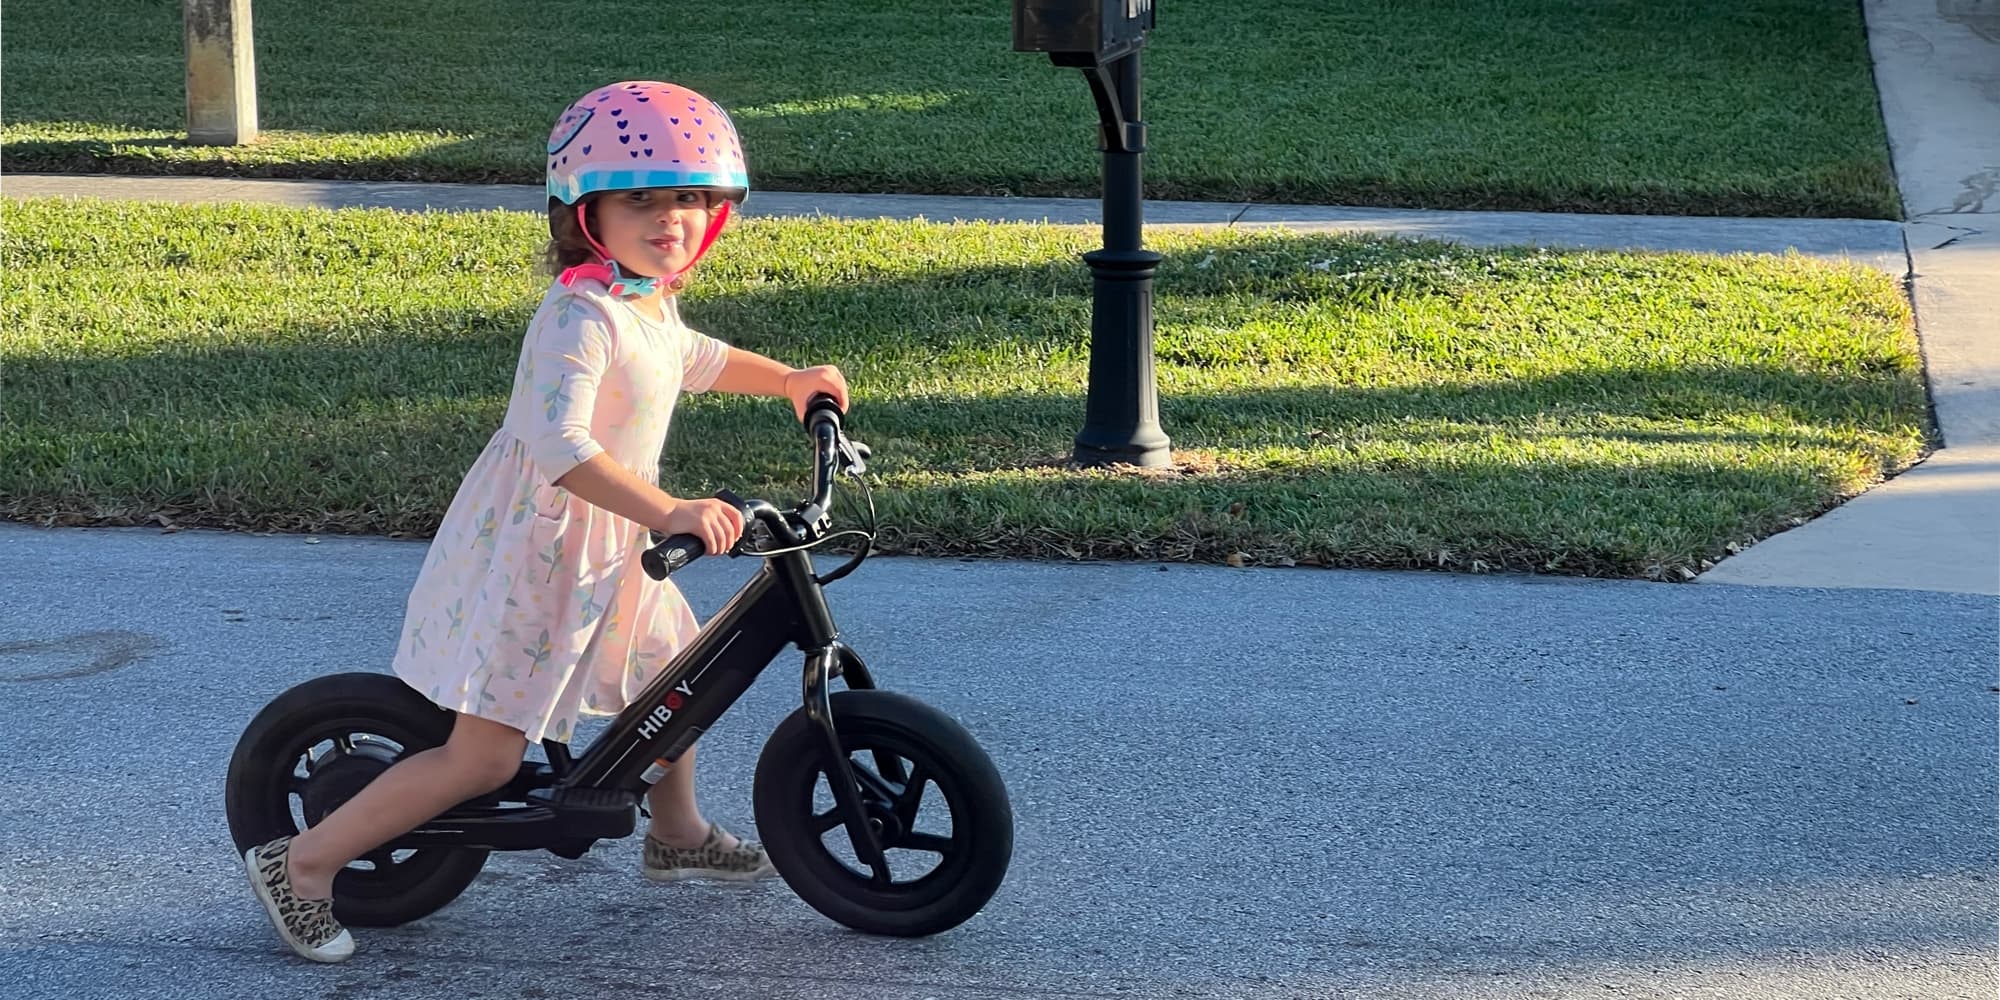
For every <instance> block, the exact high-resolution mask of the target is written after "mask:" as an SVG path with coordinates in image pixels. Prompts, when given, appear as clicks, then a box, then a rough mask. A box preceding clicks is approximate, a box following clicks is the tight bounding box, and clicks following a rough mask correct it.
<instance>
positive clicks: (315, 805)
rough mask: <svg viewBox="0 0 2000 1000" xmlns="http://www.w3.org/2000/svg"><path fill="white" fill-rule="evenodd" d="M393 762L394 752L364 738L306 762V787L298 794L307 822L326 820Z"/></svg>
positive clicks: (378, 741)
mask: <svg viewBox="0 0 2000 1000" xmlns="http://www.w3.org/2000/svg"><path fill="white" fill-rule="evenodd" d="M395 762H396V751H395V750H394V749H392V748H391V747H389V746H388V745H387V744H386V743H383V742H382V741H380V740H371V739H368V738H366V737H364V738H362V739H358V740H355V741H354V743H353V745H352V746H351V747H335V748H334V749H332V750H329V751H327V752H326V753H324V754H322V755H320V756H317V757H314V758H313V759H312V760H311V761H310V762H308V763H307V764H306V774H307V777H306V783H305V789H304V790H303V791H302V792H301V793H300V796H299V797H300V799H301V800H303V803H304V806H305V814H306V825H308V826H311V825H313V824H316V823H318V822H319V821H320V820H322V819H325V818H326V816H327V814H328V813H330V812H332V811H334V810H335V809H338V808H340V806H341V804H342V803H345V802H346V801H347V800H348V799H351V798H353V797H354V796H355V795H356V794H357V793H359V792H360V791H361V789H363V788H365V787H367V786H368V783H369V782H371V781H374V780H375V779H376V778H378V777H380V776H381V774H382V772H384V771H387V770H388V769H389V765H391V764H394V763H395Z"/></svg>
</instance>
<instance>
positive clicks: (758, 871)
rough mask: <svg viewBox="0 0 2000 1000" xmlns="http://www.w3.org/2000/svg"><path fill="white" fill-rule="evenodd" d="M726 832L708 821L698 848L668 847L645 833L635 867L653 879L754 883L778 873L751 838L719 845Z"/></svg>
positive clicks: (659, 880)
mask: <svg viewBox="0 0 2000 1000" xmlns="http://www.w3.org/2000/svg"><path fill="white" fill-rule="evenodd" d="M728 835H729V832H728V831H726V830H724V829H723V828H721V827H719V826H717V825H715V824H714V823H710V824H708V837H707V838H705V839H704V840H702V842H701V846H700V847H672V846H669V845H667V844H665V843H663V842H661V841H658V840H655V839H653V835H652V834H651V833H648V834H646V854H645V857H644V859H643V860H642V861H641V863H640V867H639V870H640V872H642V873H643V874H644V875H645V876H646V877H647V878H649V879H652V880H653V881H655V882H677V881H680V880H682V879H718V880H721V881H724V882H754V881H757V880H758V879H765V878H770V877H771V876H773V875H776V874H777V873H778V869H777V868H775V867H773V866H772V865H771V856H770V855H768V854H765V853H764V848H763V847H762V846H760V845H758V844H757V843H755V842H754V841H748V840H744V841H740V842H739V843H738V844H737V846H735V847H724V846H722V843H723V838H724V837H726V836H728Z"/></svg>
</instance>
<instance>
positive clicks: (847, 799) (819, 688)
mask: <svg viewBox="0 0 2000 1000" xmlns="http://www.w3.org/2000/svg"><path fill="white" fill-rule="evenodd" d="M835 677H840V678H843V679H845V680H846V681H847V686H848V688H849V689H850V690H865V689H869V688H873V687H874V686H875V678H874V677H872V676H870V675H869V673H868V667H867V665H865V664H863V663H862V662H861V657H859V656H857V655H855V653H854V651H853V650H851V649H848V648H847V647H846V646H843V645H841V644H840V642H839V641H837V640H836V641H834V642H831V643H828V644H827V646H826V648H824V649H820V650H817V651H814V652H812V653H810V654H808V655H807V656H806V670H805V707H806V717H807V718H810V719H811V720H813V721H814V722H815V723H818V724H819V730H820V732H821V733H823V734H825V736H826V747H827V752H828V755H829V756H828V760H829V761H830V764H829V766H828V767H827V784H829V785H831V786H833V801H834V804H835V806H836V808H838V809H839V810H840V818H841V820H842V821H843V822H844V823H846V825H847V836H848V839H849V840H851V841H852V842H853V844H854V858H855V860H857V861H859V862H861V863H862V864H864V865H867V866H868V869H869V871H872V872H874V873H875V881H876V882H877V883H878V884H884V885H886V884H887V883H888V881H889V865H888V862H887V861H885V860H884V859H883V857H882V841H881V839H880V838H879V837H877V836H876V835H875V826H874V824H872V823H870V822H868V813H867V811H866V810H864V809H863V808H862V806H861V786H860V785H859V783H857V782H856V780H855V778H854V768H853V767H852V766H851V765H850V764H849V762H848V759H847V749H846V748H845V747H843V746H841V745H840V731H839V730H838V729H835V728H834V724H833V702H832V700H831V699H832V696H833V695H832V691H831V690H830V688H831V687H832V684H831V682H832V680H833V678H835Z"/></svg>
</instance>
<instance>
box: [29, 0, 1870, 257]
mask: <svg viewBox="0 0 2000 1000" xmlns="http://www.w3.org/2000/svg"><path fill="white" fill-rule="evenodd" d="M1010 10H1011V8H1010V6H1009V5H1008V4H1007V3H1005V2H1001V0H978V2H969V0H957V2H945V3H936V2H921V3H920V2H917V0H801V2H799V3H792V4H785V5H782V6H780V5H777V4H744V3H718V2H713V0H690V2H687V3H680V4H673V5H668V6H662V5H659V4H652V3H634V2H629V0H590V2H582V0H538V2H528V0H488V2H482V3H477V4H474V3H464V2H435V3H425V4H409V3H400V2H390V0H351V2H346V3H337V4H324V3H314V4H308V3H303V2H299V0H259V2H258V3H257V4H256V13H255V34H256V39H257V55H256V58H257V70H258V75H259V81H260V82H259V85H260V88H261V89H260V110H261V115H262V121H263V124H264V126H265V128H266V129H267V130H268V135H267V138H266V140H265V141H264V142H263V143H261V144H260V145H257V146H255V147H252V148H243V149H224V148H201V147H190V146H188V145H186V144H184V143H183V142H182V141H181V138H180V137H181V136H182V134H183V130H184V128H185V125H186V121H185V117H184V109H183V101H184V97H183V83H182V78H183V75H184V65H183V59H184V56H183V51H182V47H183V43H182V38H181V23H180V6H179V5H178V4H174V3H161V2H157V0H102V2H100V3H97V4H93V5H92V7H91V10H90V13H89V16H88V18H87V24H83V23H80V22H79V21H78V16H79V15H78V11H77V10H75V9H73V8H69V7H66V6H64V5H61V4H12V5H9V6H8V7H7V8H6V15H5V17H6V23H5V37H6V58H5V60H4V64H0V77H4V79H3V80H0V83H4V88H5V92H6V95H7V102H6V106H5V109H4V123H5V125H4V132H0V139H4V150H3V151H0V165H4V167H5V168H6V169H8V170H34V171H99V170H109V171H118V172H132V173H217V174H252V175H268V176H287V177H349V178H367V179H376V180H418V179H426V180H450V181H511V182H525V183H539V182H540V179H541V174H540V170H541V158H540V157H539V156H538V155H537V153H538V152H539V150H540V144H541V143H542V142H543V141H544V139H545V138H546V136H547V134H548V129H549V125H550V123H551V122H552V121H553V120H554V118H555V116H556V115H557V114H558V113H559V112H560V111H561V110H562V108H563V107H564V106H565V105H566V104H567V103H568V102H569V101H571V100H574V99H575V98H576V97H578V96H580V95H582V94H583V93H584V92H585V91H587V90H589V89H591V88H592V87H595V86H598V85H600V84H603V83H608V82H611V81H613V80H618V79H627V78H658V77H666V78H669V79H672V80H674V81H675V82H679V83H684V84H687V85H689V86H693V87H695V88H697V89H699V90H701V91H703V92H705V93H707V94H708V95H709V96H711V97H714V98H715V99H717V100H718V101H720V102H721V103H722V104H723V105H724V106H725V107H727V108H730V109H731V110H732V111H733V113H734V115H735V117H736V118H737V120H738V124H739V125H740V127H741V129H742V131H743V132H744V140H745V143H746V145H747V148H748V151H749V155H750V163H751V169H752V176H753V179H754V180H755V181H756V183H758V184H760V185H765V186H769V187H771V188H774V189H793V190H798V189H807V190H844V191H914V192H936V193H955V194H997V193H1010V194H1015V195H1080V196H1094V195H1095V194H1096V192H1097V183H1098V181H1097V177H1098V158H1097V152H1096V138H1095V124H1094V123H1095V115H1096V112H1095V110H1094V106H1093V105H1092V103H1091V100H1090V97H1089V92H1088V90H1087V89H1086V88H1085V86H1084V84H1083V80H1082V79H1081V78H1080V76H1079V75H1078V74H1077V73H1076V72H1075V71H1072V70H1060V71H1059V70H1057V69H1055V68H1054V67H1052V66H1050V65H1049V64H1048V61H1047V60H1046V59H1045V58H1044V57H1042V56H1040V55H1036V54H1030V53H1017V52H1014V51H1012V50H1011V46H1012V36H1011V27H1010V23H1011V22H1010V17H1011V15H1010ZM547 26H560V27H559V28H551V27H547ZM1146 80H1147V103H1146V117H1147V118H1148V120H1149V122H1150V125H1151V129H1152V149H1151V151H1150V153H1149V156H1148V161H1147V171H1148V173H1147V176H1148V179H1149V182H1150V183H1149V188H1148V193H1149V194H1150V195H1151V196H1153V197H1160V198H1190V199H1220V200H1237V199H1259V200H1269V201H1284V202H1306V203H1312V202H1332V203H1346V204H1361V205H1405V206H1422V207H1431V208H1501V209H1557V210H1574V211H1596V212H1607V211H1615V212H1640V213H1673V214H1695V215H1713V214H1722V215H1807V216H1856V217H1874V218H1897V217H1899V216H1898V200H1897V195H1896V187H1895V183H1894V178H1893V176H1892V174H1891V171H1890V166H1889V158H1888V147H1887V142H1886V139H1885V136H1884V132H1883V127H1882V123H1881V118H1880V115H1879V114H1878V112H1877V108H1876V97H1875V90H1874V84H1873V80H1872V77H1871V75H1870V70H1869V61H1868V52H1867V45H1866V41H1865V38H1864V36H1863V31H1862V22H1861V14H1860V6H1859V5H1858V4H1854V3H1846V4H1829V3H1824V2H1820V0H1739V2H1732V3H1719V2H1718V3H1702V4H1662V3H1657V2H1651V0H1474V2H1467V0H1405V2H1388V0H1356V2H1350V3H1337V4H1336V3H1315V4H1299V3H1290V2H1280V0H1168V2H1167V3H1165V4H1164V5H1163V9H1162V10H1161V13H1160V15H1159V27H1158V29H1157V31H1156V32H1155V34H1154V38H1153V42H1152V44H1151V46H1150V47H1149V49H1148V50H1147V55H1146Z"/></svg>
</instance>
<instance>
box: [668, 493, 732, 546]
mask: <svg viewBox="0 0 2000 1000" xmlns="http://www.w3.org/2000/svg"><path fill="white" fill-rule="evenodd" d="M658 530H659V531H660V532H661V533H662V534H665V535H693V536H694V537H696V538H699V539H701V544H703V545H705V546H707V547H708V551H709V553H710V554H711V555H721V554H723V553H724V552H728V551H729V550H730V548H731V547H733V546H735V544H736V540H737V539H738V538H741V537H743V512H742V511H741V510H738V509H737V508H736V507H735V505H733V504H729V503H724V502H723V501H721V500H712V499H711V500H675V501H674V507H673V511H672V512H671V513H669V514H668V515H667V520H666V523H664V524H661V525H659V526H658Z"/></svg>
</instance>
